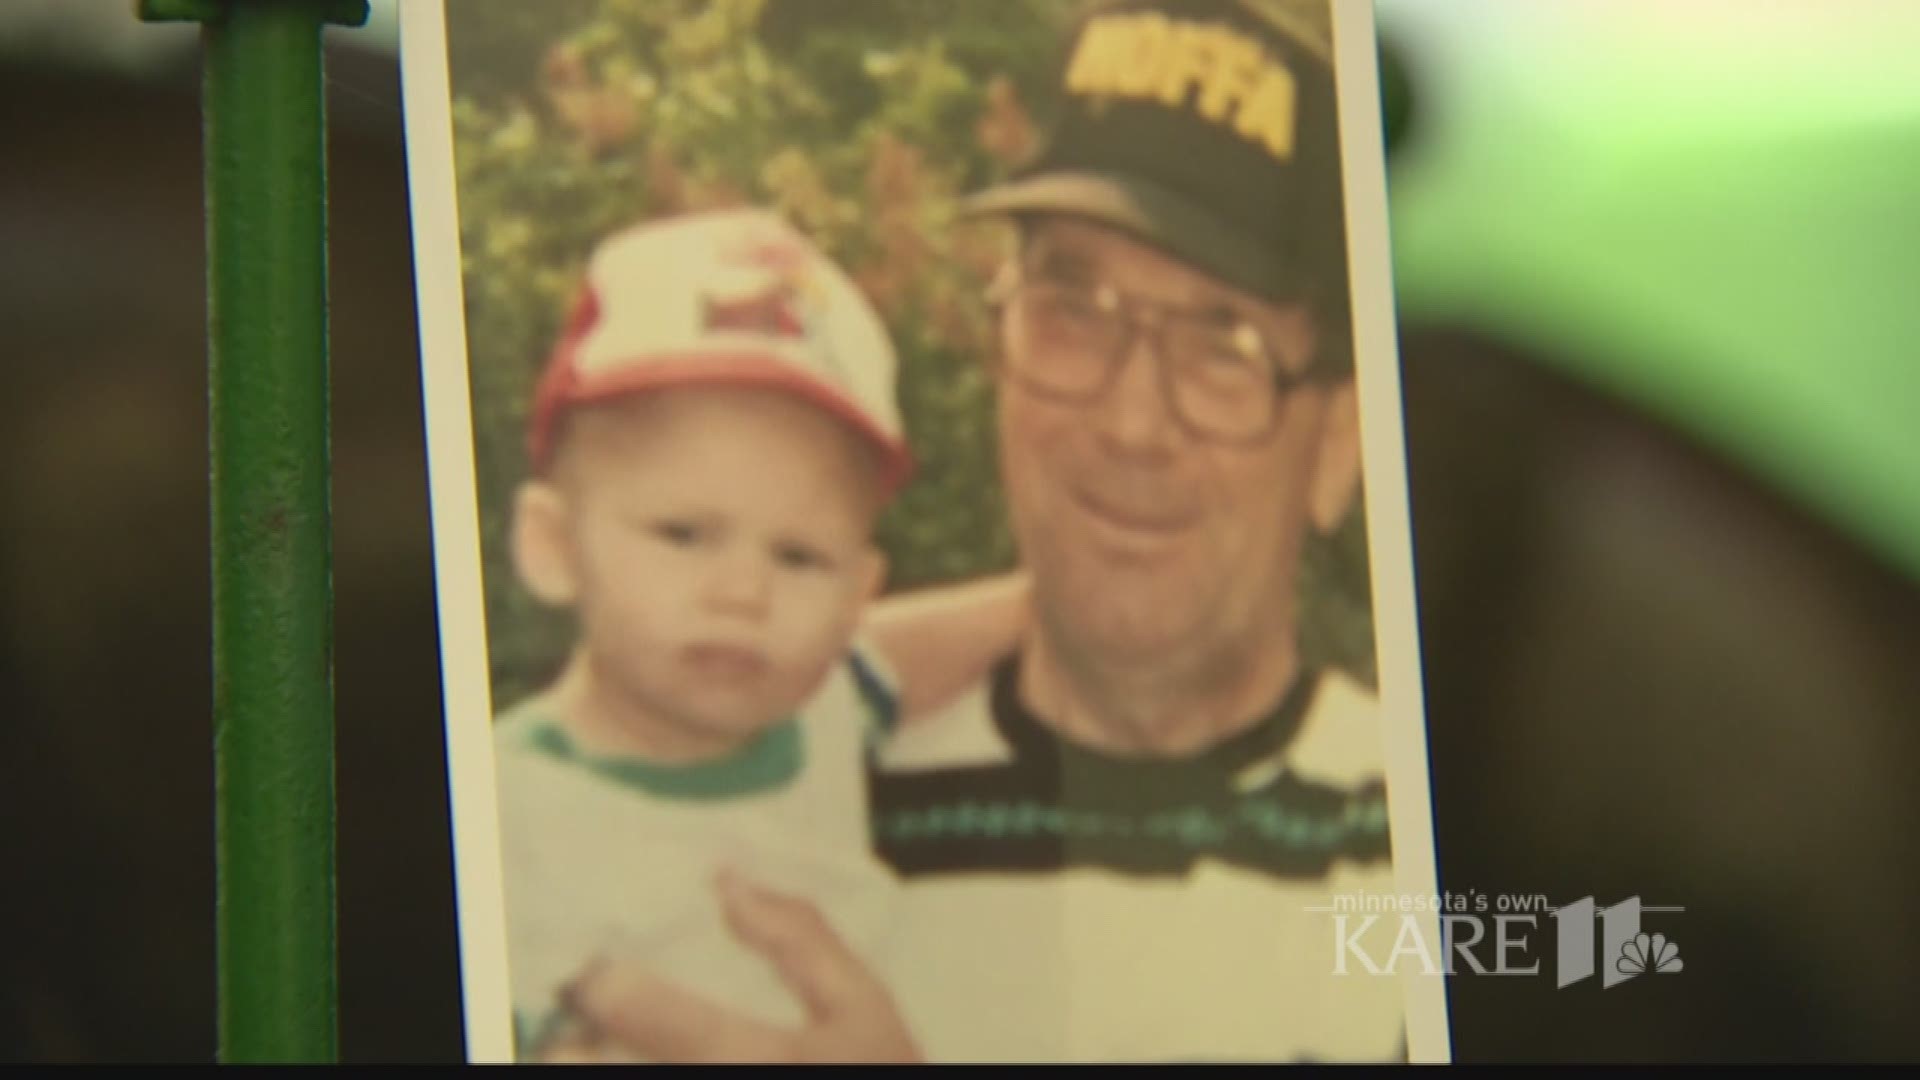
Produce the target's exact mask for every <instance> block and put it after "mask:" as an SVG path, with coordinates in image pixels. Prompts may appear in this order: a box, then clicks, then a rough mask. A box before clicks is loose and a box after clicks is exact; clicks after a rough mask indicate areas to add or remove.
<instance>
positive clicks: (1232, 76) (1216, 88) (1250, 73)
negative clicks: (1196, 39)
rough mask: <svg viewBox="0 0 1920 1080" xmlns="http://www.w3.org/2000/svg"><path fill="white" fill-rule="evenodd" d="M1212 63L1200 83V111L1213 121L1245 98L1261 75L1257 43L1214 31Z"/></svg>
mask: <svg viewBox="0 0 1920 1080" xmlns="http://www.w3.org/2000/svg"><path fill="white" fill-rule="evenodd" d="M1213 38H1214V43H1213V66H1212V67H1210V68H1208V69H1207V73H1206V75H1205V76H1204V77H1203V78H1202V80H1201V83H1200V101H1199V102H1198V107H1199V109H1200V115H1201V116H1204V117H1206V118H1207V119H1208V120H1211V121H1213V122H1214V123H1216V124H1217V123H1220V122H1221V121H1223V120H1225V119H1226V118H1227V109H1228V108H1229V107H1230V106H1232V105H1233V104H1234V103H1235V102H1237V101H1245V100H1246V99H1247V95H1248V94H1249V93H1251V92H1252V90H1253V88H1254V86H1255V85H1256V84H1257V83H1258V81H1259V79H1260V69H1261V67H1262V65H1261V63H1260V46H1258V45H1256V44H1254V43H1253V42H1251V41H1248V40H1247V39H1246V38H1243V37H1241V36H1240V35H1238V34H1229V33H1227V32H1226V31H1225V30H1215V31H1213Z"/></svg>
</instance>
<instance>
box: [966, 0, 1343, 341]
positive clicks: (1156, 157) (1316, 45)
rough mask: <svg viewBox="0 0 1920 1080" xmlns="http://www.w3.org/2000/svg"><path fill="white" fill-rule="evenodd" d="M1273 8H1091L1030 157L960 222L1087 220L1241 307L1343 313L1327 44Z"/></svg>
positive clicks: (1140, 2)
mask: <svg viewBox="0 0 1920 1080" xmlns="http://www.w3.org/2000/svg"><path fill="white" fill-rule="evenodd" d="M1321 3H1322V4H1323V5H1324V3H1325V0H1321ZM1302 6H1303V5H1300V4H1294V5H1293V6H1292V9H1291V10H1292V11H1294V12H1298V11H1299V10H1300V9H1301V7H1302ZM1288 11H1289V9H1288V7H1287V6H1286V5H1285V4H1284V0H1283V2H1280V3H1262V2H1261V0H1110V2H1107V3H1100V4H1097V5H1096V6H1094V7H1092V8H1091V9H1090V10H1089V11H1088V12H1087V14H1086V15H1084V16H1083V17H1082V18H1080V19H1079V20H1078V21H1077V22H1076V23H1075V25H1074V28H1073V30H1072V31H1071V33H1070V34H1069V35H1068V39H1067V42H1066V48H1065V50H1064V55H1063V56H1062V59H1061V63H1060V65H1059V68H1058V71H1059V84H1058V91H1059V98H1060V100H1059V105H1058V110H1057V113H1056V115H1055V116H1054V117H1053V118H1052V120H1051V123H1050V124H1049V125H1048V127H1047V128H1046V131H1045V135H1044V138H1043V140H1042V143H1041V146H1040V148H1039V150H1038V152H1037V153H1036V154H1035V155H1034V156H1033V157H1032V158H1031V159H1030V160H1029V161H1027V162H1025V163H1023V164H1022V165H1021V166H1020V167H1018V168H1017V169H1016V170H1015V171H1014V173H1013V175H1012V176H1011V177H1009V179H1008V180H1007V181H1006V182H1005V183H1002V184H1000V185H998V186H996V187H992V188H989V189H987V190H986V191H983V192H980V193H978V194H976V195H974V196H972V197H970V198H969V199H968V200H967V201H966V203H965V204H964V206H963V212H964V213H966V214H968V215H980V214H995V215H1001V214H1011V215H1015V216H1020V215H1028V214H1037V213H1060V214H1072V215H1077V216H1082V217H1087V218H1091V219H1094V220H1096V221H1100V222H1102V223H1104V224H1107V225H1110V226H1114V227H1117V228H1120V229H1122V230H1125V231H1127V232H1128V233H1130V234H1132V235H1134V236H1135V237H1137V238H1139V239H1141V240H1143V241H1145V242H1147V243H1149V244H1151V245H1153V246H1155V247H1158V248H1160V249H1161V250H1164V251H1166V252H1167V253H1169V254H1170V255H1172V256H1173V257H1175V258H1177V259H1180V260H1181V261H1183V262H1186V263H1189V264H1191V265H1193V266H1195V267H1197V268H1199V269H1201V270H1204V271H1207V272H1208V273H1210V274H1212V275H1214V276H1215V277H1218V278H1220V279H1221V280H1222V281H1224V282H1226V283H1227V284H1230V285H1232V286H1235V287H1237V288H1240V289H1243V290H1245V291H1247V292H1249V293H1252V294H1254V295H1256V296H1261V297H1264V298H1267V299H1272V300H1296V299H1301V300H1312V301H1317V302H1318V303H1319V304H1321V305H1330V306H1333V312H1334V313H1336V314H1339V315H1341V316H1344V314H1345V306H1344V305H1345V300H1346V296H1347V256H1346V214H1345V202H1344V194H1343V186H1342V183H1341V164H1340V141H1339V112H1338V103H1337V100H1336V93H1335V82H1334V74H1333V63H1332V58H1331V42H1330V41H1329V40H1328V39H1327V38H1325V37H1322V36H1320V35H1319V34H1316V33H1315V32H1314V29H1313V28H1312V27H1309V26H1305V25H1300V24H1297V23H1296V20H1294V19H1290V18H1288ZM1323 18H1324V16H1323Z"/></svg>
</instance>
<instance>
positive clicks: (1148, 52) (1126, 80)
mask: <svg viewBox="0 0 1920 1080" xmlns="http://www.w3.org/2000/svg"><path fill="white" fill-rule="evenodd" d="M1122 33H1123V38H1122V40H1124V41H1125V42H1126V44H1125V46H1124V47H1123V49H1122V51H1121V59H1120V63H1121V70H1120V71H1119V73H1118V74H1119V76H1120V85H1119V86H1117V87H1115V89H1116V90H1118V91H1119V92H1120V93H1122V94H1124V95H1126V96H1127V97H1152V96H1153V95H1154V94H1155V93H1156V92H1157V91H1158V90H1159V88H1160V71H1161V69H1162V68H1163V67H1165V66H1166V63H1167V60H1168V59H1169V56H1168V51H1169V50H1168V48H1167V46H1168V45H1169V44H1170V43H1171V41H1172V38H1173V24H1172V23H1170V22H1168V21H1167V19H1166V17H1165V16H1163V15H1139V16H1135V17H1134V19H1133V23H1132V25H1131V26H1130V27H1127V28H1125V29H1124V30H1123V31H1122Z"/></svg>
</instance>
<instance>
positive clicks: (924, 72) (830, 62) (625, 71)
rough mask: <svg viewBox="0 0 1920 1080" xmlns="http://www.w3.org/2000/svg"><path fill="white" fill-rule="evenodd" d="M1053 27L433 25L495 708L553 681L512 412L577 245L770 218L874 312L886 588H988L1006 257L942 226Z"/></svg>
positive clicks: (493, 12) (758, 10)
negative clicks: (904, 474)
mask: <svg viewBox="0 0 1920 1080" xmlns="http://www.w3.org/2000/svg"><path fill="white" fill-rule="evenodd" d="M1076 10H1077V7H1076V2H1075V0H967V2H954V0H863V2H861V3H826V2H821V0H558V2H548V3H541V4H537V5H536V4H528V3H525V2H524V0H461V3H459V4H458V5H455V6H453V7H452V8H451V9H450V12H451V14H452V16H453V18H451V19H450V26H449V49H450V53H451V56H452V68H453V70H452V91H453V119H454V128H455V132H454V134H455V147H456V149H455V158H456V167H457V172H458V197H459V201H460V221H461V243H462V252H463V260H462V272H463V274H464V279H465V285H466V296H467V317H468V348H469V352H470V357H469V359H470V363H471V371H472V376H471V389H472V395H473V410H474V438H475V443H476V446H475V451H476V457H477V468H478V478H479V485H480V492H479V494H480V524H481V545H482V556H483V564H484V573H485V585H486V601H487V604H486V607H487V618H488V628H489V640H490V644H491V654H492V657H493V671H492V678H493V687H494V693H495V696H496V700H498V701H500V702H502V703H505V702H508V701H511V700H513V699H515V698H517V697H519V696H521V695H522V694H523V693H525V692H526V691H528V690H530V689H532V688H534V687H535V686H537V685H539V684H541V683H543V682H545V681H546V680H548V679H549V678H551V677H552V675H553V673H554V670H555V668H556V665H557V663H558V661H559V660H560V659H561V657H562V654H563V651H564V649H565V647H566V644H567V633H568V629H569V628H568V627H567V626H566V625H565V623H564V621H563V620H561V619H559V618H558V617H556V616H555V615H553V614H552V613H550V612H546V611H543V610H540V609H539V608H537V607H536V606H534V605H533V603H532V602H531V600H530V599H529V598H528V597H527V596H526V595H525V593H524V591H523V590H522V589H521V588H520V586H519V583H518V582H517V581H516V580H515V578H514V575H513V572H512V567H511V564H510V561H509V554H508V546H507V524H508V518H509V513H510V509H511V499H512V493H513V490H514V487H515V485H516V484H517V483H518V482H519V481H520V480H521V478H522V477H523V476H524V473H525V468H526V459H525V454H524V446H523V438H524V433H525V431H526V413H527V407H528V401H529V398H530V396H531V389H532V387H533V384H534V381H535V379H536V378H537V375H538V372H539V369H540V367H541V365H542V363H543V362H544V360H545V357H546V353H547V350H548V349H549V348H550V346H551V343H552V341H553V339H554V336H555V334H556V333H557V331H558V330H559V327H560V324H561V321H562V319H563V318H564V317H565V314H566V312H567V309H568V307H569V305H570V303H571V301H572V299H573V295H574V290H575V288H576V283H577V280H578V275H579V274H580V272H581V270H582V268H583V266H584V263H585V259H586V257H587V255H588V253H589V251H590V249H591V247H592V245H593V244H594V242H595V241H596V240H597V239H598V238H600V237H602V236H604V235H605V234H607V233H609V232H611V231H614V230H616V229H618V228H621V227H623V226H626V225H629V224H632V223H634V222H637V221H640V220H643V219H647V218H652V217H657V216H659V215H662V214H667V213H673V212H680V211H686V210H693V209H700V208H708V207H716V206H727V205H740V204H757V205H768V206H774V207H777V208H779V209H780V210H782V211H783V212H785V213H786V214H787V215H788V216H789V217H790V218H791V219H792V220H793V221H794V222H795V223H796V224H797V225H799V226H800V227H801V228H803V229H804V230H806V231H807V232H808V233H809V234H810V235H812V236H813V237H814V239H815V240H816V241H817V242H818V243H819V244H820V245H821V246H822V248H823V249H824V250H825V251H826V252H827V253H828V254H829V255H830V256H831V257H833V258H834V259H836V260H837V261H838V262H840V263H841V265H843V266H845V267H846V268H847V270H848V272H849V273H850V274H851V275H852V276H853V278H854V279H855V280H856V281H858V282H859V283H860V284H861V286H862V287H863V288H864V289H865V290H866V291H867V293H868V294H869V296H870V297H871V298H872V299H873V301H874V303H875V305H876V306H877V308H878V309H879V310H880V312H881V314H882V316H883V317H884V318H885V320H886V322H887V324H888V326H889V328H890V329H891V331H892V332H893V334H894V337H895V341H896V345H897V348H898V350H899V353H900V357H901V372H900V404H901V408H902V411H903V413H904V416H905V420H906V423H907V426H908V430H909V433H910V435H911V438H912V440H913V443H914V445H915V447H916V449H917V450H918V452H919V456H920V459H921V468H920V472H919V474H918V475H917V477H916V479H915V481H914V483H913V484H912V485H911V486H910V487H909V488H908V489H907V490H906V491H905V492H904V493H903V495H902V496H901V498H900V499H899V500H898V501H897V502H896V504H895V505H894V506H893V508H892V509H891V510H890V511H889V513H888V514H887V516H886V518H885V520H884V521H883V523H882V527H881V540H882V542H883V544H884V545H885V546H886V548H887V550H888V554H889V558H890V562H891V565H892V571H893V575H892V580H891V581H890V586H891V587H892V588H895V589H905V588H914V587H919V586H924V585H931V584H936V583H940V582H945V581H952V580H956V579H963V578H967V577H971V576H975V575H979V574H982V573H987V572H991V571H994V570H998V569H1002V568H1005V567H1007V566H1010V565H1011V564H1012V562H1013V560H1014V551H1013V544H1012V541H1011V538H1010V537H1009V535H1008V533H1007V528H1006V525H1005V522H1004V520H1003V514H1002V513H1001V502H1000V494H999V479H998V475H997V472H996V469H997V463H996V461H995V459H994V445H993V412H992V401H991V391H992V388H991V384H990V382H989V380H988V378H987V375H986V372H985V370H984V369H983V366H982V365H983V361H984V360H986V359H987V358H988V356H989V350H990V342H991V339H990V336H989V334H988V324H987V321H986V311H985V307H984V304H983V301H982V294H983V292H984V289H985V285H986V282H987V278H988V275H989V274H990V273H991V271H992V269H993V267H994V266H995V265H996V263H997V260H998V258H999V257H1000V255H1001V253H1002V251H1003V248H1002V246H1001V245H1002V242H1003V240H1004V237H1002V236H1000V235H999V234H998V233H995V232H991V231H986V230H982V229H978V228H960V227H956V223H955V221H954V212H955V207H956V203H957V200H958V198H959V197H960V196H961V195H963V194H965V193H967V192H969V191H972V190H974V189H976V188H978V187H979V186H981V185H983V184H985V183H989V182H991V181H992V180H993V179H995V178H997V177H999V176H1001V175H1003V174H1004V173H1005V171H1006V170H1007V168H1008V167H1009V166H1010V165H1012V164H1013V163H1015V162H1016V161H1017V160H1018V159H1019V158H1020V157H1021V156H1022V155H1023V154H1024V153H1025V152H1026V150H1027V149H1028V148H1029V147H1030V146H1031V145H1032V142H1033V140H1034V138H1035V124H1034V122H1033V121H1032V120H1030V119H1029V117H1030V115H1032V114H1034V113H1035V112H1036V111H1039V112H1042V113H1043V112H1044V110H1045V108H1046V107H1047V105H1048V98H1047V94H1046V86H1047V77H1048V74H1049V72H1050V71H1051V69H1052V67H1053V65H1054V63H1056V62H1057V50H1058V49H1059V47H1060V42H1061V30H1062V29H1063V27H1064V26H1065V24H1066V22H1067V21H1068V20H1069V19H1070V18H1071V17H1072V16H1073V14H1074V13H1075V11H1076ZM1360 536H1361V539H1360V540H1359V541H1358V543H1359V548H1358V550H1359V551H1360V559H1359V564H1358V565H1359V567H1360V574H1359V581H1360V583H1361V586H1362V589H1364V581H1365V565H1366V564H1365V553H1364V534H1363V533H1362V534H1360ZM1348 547H1349V548H1352V547H1353V544H1352V543H1349V544H1348ZM1349 561H1350V560H1349ZM1328 565H1329V566H1334V567H1337V566H1338V565H1340V563H1339V560H1337V559H1336V560H1332V561H1331V562H1329V563H1328ZM1325 576H1326V575H1325V574H1324V573H1323V574H1322V575H1321V577H1325ZM1350 576H1351V575H1350V574H1347V575H1339V574H1336V575H1335V577H1342V578H1343V577H1350ZM1315 580H1320V578H1315ZM1343 589H1344V592H1345V593H1347V594H1348V595H1349V596H1351V594H1352V593H1353V589H1352V588H1351V587H1350V584H1349V585H1344V586H1343V585H1339V584H1335V583H1329V584H1327V585H1324V586H1319V585H1317V586H1315V587H1313V588H1312V589H1311V590H1310V592H1311V593H1312V595H1311V596H1310V597H1309V599H1310V600H1313V601H1314V603H1313V604H1312V605H1311V610H1312V611H1313V612H1315V613H1316V614H1315V615H1314V616H1313V617H1314V618H1315V619H1316V620H1317V621H1322V622H1326V621H1328V620H1331V621H1330V622H1328V626H1329V628H1330V629H1328V630H1326V631H1314V632H1312V633H1310V635H1309V636H1310V637H1311V638H1312V639H1313V640H1315V641H1320V642H1340V643H1343V644H1341V645H1340V646H1339V647H1338V648H1336V649H1334V650H1332V651H1334V652H1336V653H1339V654H1340V655H1341V658H1342V659H1343V660H1344V661H1345V662H1348V663H1349V664H1350V665H1351V666H1354V667H1356V668H1357V669H1358V670H1360V672H1361V673H1362V674H1363V675H1364V676H1367V677H1369V678H1370V676H1371V660H1370V649H1371V634H1370V631H1369V624H1368V622H1367V620H1366V608H1365V601H1364V596H1363V595H1362V597H1361V599H1360V600H1359V601H1358V606H1355V604H1354V603H1353V602H1352V601H1350V600H1349V601H1342V602H1333V601H1334V600H1335V599H1336V597H1335V595H1334V594H1336V593H1340V592H1342V591H1343ZM1356 643H1357V645H1358V646H1359V648H1358V652H1357V653H1356ZM1356 660H1357V661H1358V662H1357V663H1355V661H1356Z"/></svg>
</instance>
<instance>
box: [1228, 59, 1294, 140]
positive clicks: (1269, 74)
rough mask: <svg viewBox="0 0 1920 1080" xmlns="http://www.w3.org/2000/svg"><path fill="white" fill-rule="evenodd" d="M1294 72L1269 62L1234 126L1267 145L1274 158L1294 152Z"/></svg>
mask: <svg viewBox="0 0 1920 1080" xmlns="http://www.w3.org/2000/svg"><path fill="white" fill-rule="evenodd" d="M1293 110H1294V86H1293V76H1292V75H1291V74H1290V73H1288V71H1287V69H1285V68H1282V67H1275V66H1273V65H1271V64H1269V65H1267V67H1266V69H1265V70H1264V71H1263V72H1262V74H1261V76H1260V85H1259V87H1258V88H1257V89H1255V90H1254V92H1253V96H1252V97H1251V98H1248V99H1247V100H1246V101H1245V102H1242V103H1241V105H1240V115H1239V116H1238V117H1237V118H1236V119H1235V120H1234V123H1233V129H1234V130H1235V131H1238V132H1239V133H1240V134H1242V135H1244V136H1246V137H1247V138H1249V139H1253V140H1254V141H1256V142H1259V143H1261V144H1263V145H1265V146H1266V148H1267V149H1268V150H1271V151H1272V152H1273V156H1274V157H1277V158H1282V159H1285V158H1289V157H1292V156H1293Z"/></svg>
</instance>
